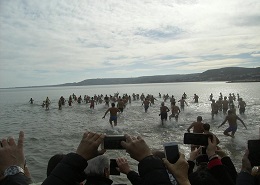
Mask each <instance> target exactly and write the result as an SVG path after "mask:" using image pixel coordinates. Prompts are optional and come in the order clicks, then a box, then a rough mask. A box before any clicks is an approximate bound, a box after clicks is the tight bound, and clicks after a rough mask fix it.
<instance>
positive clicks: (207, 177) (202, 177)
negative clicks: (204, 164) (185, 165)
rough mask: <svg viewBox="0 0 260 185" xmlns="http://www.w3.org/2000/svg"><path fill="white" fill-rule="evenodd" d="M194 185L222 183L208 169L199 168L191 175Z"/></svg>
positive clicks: (191, 181)
mask: <svg viewBox="0 0 260 185" xmlns="http://www.w3.org/2000/svg"><path fill="white" fill-rule="evenodd" d="M189 180H190V183H191V184H192V185H220V184H219V183H218V181H217V180H216V179H215V178H214V176H212V175H211V174H210V173H209V172H208V171H207V170H199V171H196V172H194V173H192V174H190V175H189Z"/></svg>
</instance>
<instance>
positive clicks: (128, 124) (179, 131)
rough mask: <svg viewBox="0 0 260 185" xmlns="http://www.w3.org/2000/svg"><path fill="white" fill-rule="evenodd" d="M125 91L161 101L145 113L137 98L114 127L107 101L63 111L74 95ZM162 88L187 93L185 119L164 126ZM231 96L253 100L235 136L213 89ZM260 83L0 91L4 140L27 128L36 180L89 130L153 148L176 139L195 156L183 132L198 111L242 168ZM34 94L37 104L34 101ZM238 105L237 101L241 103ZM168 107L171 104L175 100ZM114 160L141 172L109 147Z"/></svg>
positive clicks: (254, 130)
mask: <svg viewBox="0 0 260 185" xmlns="http://www.w3.org/2000/svg"><path fill="white" fill-rule="evenodd" d="M116 92H118V93H119V95H122V94H125V93H127V94H128V95H132V94H133V93H136V94H137V93H139V94H141V93H144V94H145V95H147V94H152V95H154V97H156V98H157V101H155V104H154V105H152V106H151V107H149V109H148V112H147V113H145V112H144V108H143V106H141V104H142V102H141V101H140V100H139V101H132V103H131V104H128V105H127V107H126V109H125V110H124V112H123V113H122V114H120V115H119V118H118V126H117V127H116V128H115V129H112V128H111V127H110V125H109V122H108V119H109V115H107V116H106V118H105V119H102V117H103V115H104V113H105V111H106V110H107V107H106V106H105V105H104V104H98V105H96V107H95V109H94V110H90V109H89V104H85V103H81V104H78V103H73V105H72V106H71V107H69V106H68V105H67V104H66V105H65V106H63V108H62V110H59V109H58V99H59V97H60V96H64V97H65V99H66V100H68V97H69V95H71V94H73V93H75V94H76V95H77V96H79V95H81V96H82V97H83V96H84V95H89V96H93V95H94V94H97V95H99V94H103V95H106V94H107V95H110V94H111V95H114V93H116ZM159 92H160V93H161V94H162V95H163V94H169V95H170V96H171V95H174V97H175V98H176V100H179V99H180V98H181V96H182V94H183V93H184V92H185V93H186V94H187V95H188V99H187V100H186V101H187V103H188V107H185V110H184V111H183V112H181V113H180V116H179V122H178V123H176V122H175V121H174V120H173V119H172V120H171V121H169V120H168V121H167V122H166V123H165V125H164V126H162V125H161V123H160V117H159V116H158V114H159V108H160V104H161V102H162V101H163V100H162V99H160V98H158V94H159ZM220 92H222V94H223V96H228V94H229V93H235V95H236V94H237V93H239V95H240V97H241V98H243V100H244V101H245V102H246V103H247V107H246V112H245V115H241V116H240V115H239V117H240V118H241V119H243V120H244V122H245V123H246V125H247V127H248V130H246V129H245V128H244V127H243V125H242V124H241V123H240V122H238V125H239V126H238V130H237V133H236V135H235V136H236V137H235V138H234V139H232V138H230V137H226V136H224V135H223V131H224V130H225V129H226V128H227V126H228V125H227V123H226V125H224V126H222V127H221V128H219V129H218V128H217V126H218V125H220V124H221V122H222V121H223V120H224V118H225V116H224V115H223V114H222V113H219V114H218V115H217V116H216V117H215V119H214V120H212V119H211V113H210V111H211V108H210V104H211V102H210V101H209V95H210V93H213V95H214V99H217V98H218V96H219V93H220ZM259 92H260V83H225V82H197V83H165V84H134V85H103V86H83V87H82V86H81V87H44V88H18V89H0V102H1V103H0V119H1V129H0V138H4V137H7V136H13V137H15V138H17V137H18V133H19V131H20V130H23V131H24V132H25V145H24V148H25V155H26V159H27V164H28V167H29V169H30V172H31V175H32V177H33V180H34V182H35V183H39V182H42V181H43V180H44V179H45V178H46V168H47V163H48V160H49V159H50V157H51V156H53V155H54V154H57V153H65V154H66V153H69V152H74V151H75V150H76V148H77V146H78V144H79V142H80V140H81V137H82V135H83V133H84V132H85V131H86V130H88V131H93V132H99V133H106V134H112V135H118V134H125V133H127V134H129V135H132V136H138V135H139V136H142V137H143V138H144V139H145V141H146V142H147V143H148V145H149V146H150V147H151V149H159V150H162V149H163V147H162V144H163V143H165V142H170V141H175V142H177V143H178V144H179V149H180V151H181V152H183V153H184V154H185V155H186V157H187V158H188V157H189V151H190V146H189V145H184V144H183V135H184V133H185V132H186V129H187V128H188V127H189V125H190V124H191V123H192V122H193V121H195V120H196V117H197V116H198V115H201V116H202V117H203V122H204V123H209V124H210V125H211V131H212V132H213V133H215V134H216V135H217V136H218V138H219V139H220V141H221V143H220V147H221V148H222V149H223V150H224V151H226V152H227V153H228V155H229V156H230V157H231V159H232V160H233V162H234V163H235V166H236V168H237V169H239V168H240V166H241V159H242V156H243V154H244V151H245V149H246V147H247V140H249V139H257V138H259V125H260V96H259ZM195 93H196V94H197V95H198V96H199V103H194V100H193V95H194V94H195ZM47 96H48V97H49V99H50V101H51V105H50V109H49V110H47V111H46V110H45V108H42V107H41V103H42V101H44V100H45V99H46V97H47ZM31 97H32V98H33V99H34V100H35V101H34V104H32V105H31V104H30V103H29V99H30V98H31ZM235 104H236V106H237V102H235ZM166 106H168V107H170V102H169V100H168V101H167V102H166ZM106 155H108V156H109V157H110V158H116V157H122V156H124V157H126V158H127V159H128V161H129V163H130V166H131V168H132V169H134V170H137V164H138V163H137V162H136V161H135V160H133V159H131V158H130V156H129V155H128V154H127V153H126V152H125V151H124V150H113V151H112V150H111V151H107V152H106ZM111 178H112V179H113V180H114V181H116V182H118V183H119V182H124V183H127V184H130V183H129V182H128V180H127V179H126V176H125V175H123V174H121V176H119V177H116V176H111Z"/></svg>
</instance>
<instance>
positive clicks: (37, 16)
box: [0, 0, 260, 88]
mask: <svg viewBox="0 0 260 185" xmlns="http://www.w3.org/2000/svg"><path fill="white" fill-rule="evenodd" d="M259 66H260V1H259V0H247V1H245V0H228V1H227V0H217V1H216V0H73V1H71V0H44V1H40V0H1V1H0V88H6V87H24V86H41V85H56V84H63V83H72V82H80V81H82V80H85V79H93V78H128V77H139V76H153V75H168V74H190V73H200V72H203V71H206V70H209V69H218V68H222V67H259Z"/></svg>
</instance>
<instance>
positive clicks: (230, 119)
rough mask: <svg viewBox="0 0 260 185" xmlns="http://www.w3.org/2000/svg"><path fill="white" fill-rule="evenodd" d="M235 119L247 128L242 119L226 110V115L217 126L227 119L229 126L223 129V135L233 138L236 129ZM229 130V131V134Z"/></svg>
mask: <svg viewBox="0 0 260 185" xmlns="http://www.w3.org/2000/svg"><path fill="white" fill-rule="evenodd" d="M237 120H239V121H240V122H241V123H242V124H243V125H244V127H245V128H246V129H247V127H246V125H245V123H244V121H243V120H242V119H240V118H239V117H238V116H237V115H236V114H234V113H233V111H232V110H229V111H228V115H227V116H226V118H225V120H224V121H223V122H222V123H221V125H219V126H218V128H220V127H221V126H222V125H224V124H225V123H226V122H227V121H228V124H229V127H228V128H227V129H226V130H225V131H224V135H226V136H230V137H233V138H234V137H235V133H236V131H237ZM229 132H231V134H229Z"/></svg>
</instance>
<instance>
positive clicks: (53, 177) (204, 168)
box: [0, 131, 260, 185]
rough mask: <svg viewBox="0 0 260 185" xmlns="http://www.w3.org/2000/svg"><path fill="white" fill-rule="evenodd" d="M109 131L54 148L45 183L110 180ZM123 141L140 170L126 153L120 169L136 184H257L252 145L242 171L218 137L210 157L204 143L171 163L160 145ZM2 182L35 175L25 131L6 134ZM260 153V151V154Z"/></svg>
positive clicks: (12, 183)
mask: <svg viewBox="0 0 260 185" xmlns="http://www.w3.org/2000/svg"><path fill="white" fill-rule="evenodd" d="M104 137H105V135H104V134H99V133H92V132H85V133H84V134H83V137H82V140H81V141H80V143H79V145H78V147H77V150H76V151H75V152H72V153H68V154H66V155H64V154H55V155H54V156H53V157H52V158H51V159H50V160H49V163H48V167H47V177H46V179H45V180H44V182H43V183H42V185H74V184H75V185H84V184H85V185H111V184H113V181H112V180H111V179H110V171H109V162H110V161H109V158H108V157H107V156H106V155H105V152H106V150H104V149H103V150H99V146H100V144H101V143H102V142H103V140H104ZM125 138H126V141H122V142H121V145H122V146H123V147H124V148H125V150H126V152H128V153H129V154H130V157H131V158H133V159H134V160H136V161H138V162H139V163H138V172H136V171H134V170H132V169H131V167H130V165H129V164H128V161H127V159H126V158H121V157H120V158H117V159H116V162H117V164H118V170H119V171H120V172H121V173H123V174H126V176H127V178H128V180H129V181H130V183H131V184H133V185H172V184H178V185H190V184H191V185H256V184H259V169H256V171H254V170H252V166H251V163H250V161H249V159H248V154H249V152H248V150H246V151H245V154H244V156H243V159H242V167H241V170H240V171H239V172H238V173H237V171H236V168H235V167H234V164H233V163H232V160H231V159H230V157H229V156H228V155H227V154H226V153H225V152H224V151H223V150H221V149H220V148H219V147H217V141H216V137H213V139H212V140H211V139H210V138H209V139H208V146H207V148H206V154H204V155H206V157H207V162H198V161H199V160H197V161H196V159H198V158H199V157H201V154H200V153H201V152H200V151H201V147H200V148H197V149H195V150H193V151H191V153H190V156H189V158H188V160H187V159H186V158H185V156H184V154H182V153H180V155H179V156H180V157H179V159H178V161H177V162H176V163H174V164H171V163H170V162H169V161H168V160H167V159H166V158H165V157H164V153H163V152H161V151H152V150H151V149H150V147H149V146H148V145H147V143H146V142H145V141H144V139H142V138H141V137H140V136H137V137H134V136H129V135H125ZM0 144H1V147H0V185H27V184H30V183H31V177H30V173H29V171H28V169H27V168H26V161H25V154H24V149H23V145H24V133H23V132H22V131H21V132H20V133H19V139H18V141H17V142H15V140H14V138H12V137H9V138H6V139H2V140H1V143H0ZM259 157H260V156H259Z"/></svg>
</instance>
